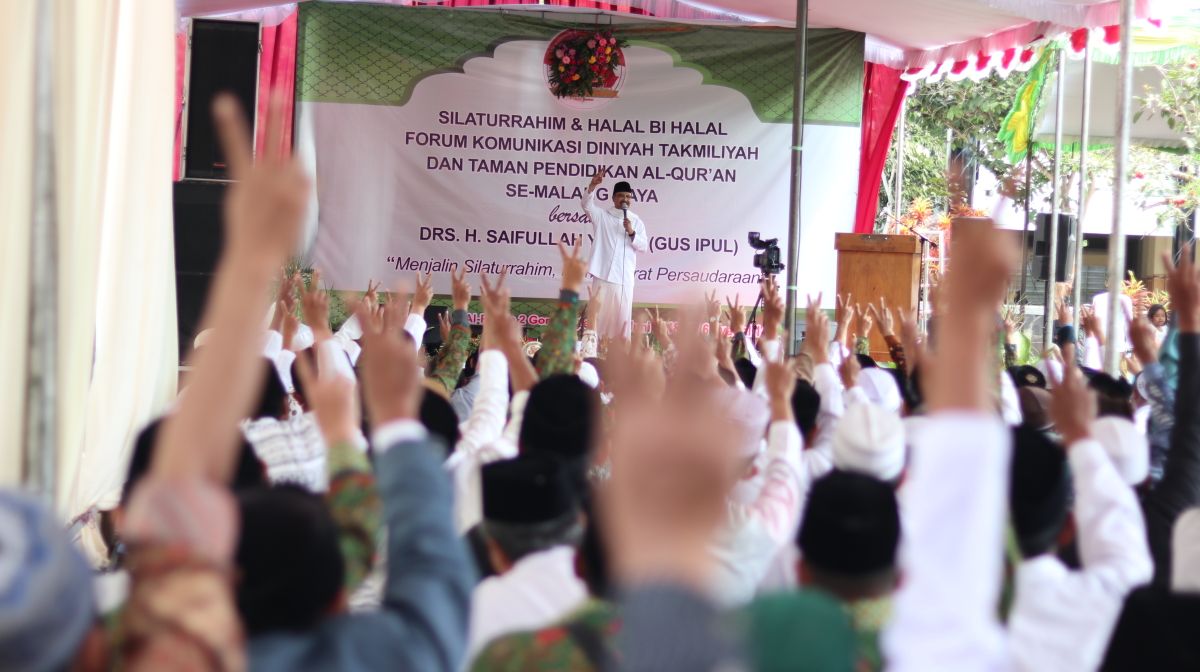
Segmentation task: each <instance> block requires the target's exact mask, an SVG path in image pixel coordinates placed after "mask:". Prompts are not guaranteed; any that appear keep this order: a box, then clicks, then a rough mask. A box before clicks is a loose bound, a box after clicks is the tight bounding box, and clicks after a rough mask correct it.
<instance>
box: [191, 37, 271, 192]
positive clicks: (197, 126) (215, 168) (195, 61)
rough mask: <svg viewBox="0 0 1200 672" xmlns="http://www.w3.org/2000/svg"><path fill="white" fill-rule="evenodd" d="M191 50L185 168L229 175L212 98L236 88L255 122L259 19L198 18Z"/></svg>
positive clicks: (214, 176) (197, 174)
mask: <svg viewBox="0 0 1200 672" xmlns="http://www.w3.org/2000/svg"><path fill="white" fill-rule="evenodd" d="M188 54H189V57H188V63H189V65H188V81H187V92H186V103H185V111H184V115H185V117H186V124H187V125H186V126H185V128H186V133H185V137H184V141H183V157H184V159H183V161H184V164H183V165H184V169H183V173H182V174H183V177H184V178H192V179H207V180H224V179H228V175H227V170H226V167H225V155H224V152H222V151H221V147H220V142H219V140H218V139H217V136H216V131H215V128H214V126H213V118H212V101H213V98H215V97H216V95H217V94H219V93H221V92H224V91H228V92H231V93H233V94H234V95H235V96H237V98H238V101H239V102H241V104H242V111H243V112H244V113H245V115H246V127H247V128H250V129H253V128H254V110H255V105H256V104H257V100H258V61H259V25H258V24H257V23H246V22H242V21H213V20H207V19H195V20H193V21H192V32H191V36H190V40H189V47H188Z"/></svg>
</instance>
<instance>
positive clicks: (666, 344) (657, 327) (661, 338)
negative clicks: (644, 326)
mask: <svg viewBox="0 0 1200 672" xmlns="http://www.w3.org/2000/svg"><path fill="white" fill-rule="evenodd" d="M646 315H647V316H648V315H650V311H649V310H647V311H646ZM650 328H651V329H652V330H653V331H654V340H656V341H658V344H659V345H661V346H662V348H663V349H664V350H666V349H667V348H670V347H671V330H670V329H669V328H668V327H667V322H666V320H664V319H662V317H661V316H660V315H659V314H658V306H655V307H654V318H653V319H652V320H651V321H650Z"/></svg>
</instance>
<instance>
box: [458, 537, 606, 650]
mask: <svg viewBox="0 0 1200 672" xmlns="http://www.w3.org/2000/svg"><path fill="white" fill-rule="evenodd" d="M586 600H587V586H585V585H584V583H583V582H582V581H580V580H579V578H578V577H576V576H575V549H573V548H571V547H569V546H556V547H554V548H551V549H549V550H545V551H541V552H539V553H534V554H532V555H527V556H525V557H524V558H521V559H520V560H518V561H517V563H516V564H515V565H513V566H512V568H511V569H509V570H508V571H507V572H505V573H504V574H502V575H500V576H493V577H491V578H488V579H484V580H483V581H482V582H481V583H480V584H479V585H478V586H477V587H476V588H475V592H474V593H473V594H472V595H471V623H470V626H469V627H468V631H467V655H466V656H465V657H464V658H463V661H464V662H465V663H469V662H470V661H471V660H472V659H474V658H475V656H477V655H478V654H479V652H480V651H482V650H483V648H484V647H485V646H486V645H487V644H488V642H490V641H492V640H493V639H496V638H497V637H500V636H501V635H506V634H509V633H513V632H520V631H525V630H537V629H539V628H542V627H545V626H547V625H550V624H551V623H554V622H556V621H558V620H560V619H562V618H563V617H565V616H567V615H568V614H570V613H571V612H572V611H574V610H575V609H577V608H579V607H580V606H582V605H583V603H584V602H585V601H586Z"/></svg>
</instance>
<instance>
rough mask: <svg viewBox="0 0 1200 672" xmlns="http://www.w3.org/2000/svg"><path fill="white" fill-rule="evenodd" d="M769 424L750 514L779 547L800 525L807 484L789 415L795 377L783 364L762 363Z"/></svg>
mask: <svg viewBox="0 0 1200 672" xmlns="http://www.w3.org/2000/svg"><path fill="white" fill-rule="evenodd" d="M765 366H766V371H764V372H763V373H764V375H765V376H766V378H767V394H768V399H769V400H770V407H771V425H770V428H769V429H768V431H767V466H766V480H765V481H764V483H763V487H762V490H761V491H760V493H759V495H758V498H757V499H756V500H755V501H754V504H753V505H752V506H751V511H752V514H753V515H754V516H756V517H757V518H758V519H759V520H760V521H761V522H762V524H763V527H764V529H766V530H767V532H768V533H769V534H770V535H771V538H772V540H774V541H775V543H776V544H777V545H778V546H779V547H781V548H782V547H783V546H784V545H786V544H787V543H789V542H790V541H791V539H792V535H794V534H795V532H796V528H797V527H798V526H799V524H800V504H801V502H802V501H803V500H804V493H805V492H806V491H807V489H808V487H807V486H808V483H807V482H806V480H805V479H804V477H803V473H802V470H801V468H800V451H801V450H802V449H803V447H804V441H803V439H802V438H801V436H800V429H799V428H798V427H797V426H796V418H795V417H794V416H793V415H792V392H794V391H795V389H796V376H795V375H794V374H793V373H792V371H791V368H790V367H788V365H787V363H786V362H784V361H782V360H780V361H774V362H766V363H765Z"/></svg>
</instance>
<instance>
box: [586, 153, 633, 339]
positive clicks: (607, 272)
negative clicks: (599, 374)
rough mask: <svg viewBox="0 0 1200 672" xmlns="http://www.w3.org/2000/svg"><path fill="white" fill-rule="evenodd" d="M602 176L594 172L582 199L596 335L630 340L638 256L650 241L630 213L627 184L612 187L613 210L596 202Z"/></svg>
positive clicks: (628, 187)
mask: <svg viewBox="0 0 1200 672" xmlns="http://www.w3.org/2000/svg"><path fill="white" fill-rule="evenodd" d="M604 174H605V169H604V168H600V169H599V170H597V171H596V174H595V175H594V176H593V177H592V182H591V184H589V185H588V188H587V192H586V193H585V194H584V196H583V198H582V200H581V203H582V205H583V210H584V212H586V213H587V215H588V217H589V218H590V219H591V220H592V237H593V244H592V259H591V264H590V266H589V270H588V272H589V273H590V275H591V276H592V296H593V300H598V301H600V314H599V315H597V316H596V333H597V334H598V335H599V336H600V338H605V337H608V338H629V334H630V330H631V329H632V326H633V283H634V274H635V273H636V271H637V253H638V252H646V251H647V250H649V249H650V241H649V239H648V238H647V237H646V225H645V224H643V223H642V218H641V217H638V216H637V215H636V214H634V213H632V212H630V211H629V206H630V204H632V202H633V189H632V188H631V187H630V186H629V183H628V182H617V183H616V184H615V185H614V186H613V191H612V203H613V207H611V208H603V207H601V206H600V205H599V204H598V203H597V202H596V188H597V187H599V186H600V183H601V182H603V181H604Z"/></svg>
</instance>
